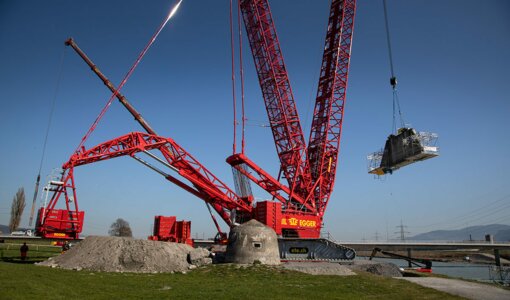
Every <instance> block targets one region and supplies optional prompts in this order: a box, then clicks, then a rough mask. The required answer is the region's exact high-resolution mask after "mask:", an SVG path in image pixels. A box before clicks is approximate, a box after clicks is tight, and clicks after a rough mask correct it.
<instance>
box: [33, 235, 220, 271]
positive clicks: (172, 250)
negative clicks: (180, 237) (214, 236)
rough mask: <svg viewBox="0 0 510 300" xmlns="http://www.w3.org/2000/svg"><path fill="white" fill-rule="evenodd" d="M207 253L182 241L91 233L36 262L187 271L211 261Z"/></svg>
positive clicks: (95, 268)
mask: <svg viewBox="0 0 510 300" xmlns="http://www.w3.org/2000/svg"><path fill="white" fill-rule="evenodd" d="M209 255H210V253H209V251H207V250H205V249H203V248H198V249H194V248H192V247H190V246H188V245H185V244H178V243H169V242H158V241H149V240H137V239H133V238H120V237H100V236H90V237H87V238H86V239H85V240H83V241H81V242H80V243H78V244H77V245H76V246H74V247H72V248H71V249H70V250H68V251H67V252H66V253H64V254H62V255H59V256H56V257H54V258H50V259H48V260H46V261H44V262H41V263H39V264H38V265H41V266H49V267H60V268H63V269H71V270H81V269H87V270H90V271H105V272H136V273H156V272H186V271H187V270H189V269H193V268H196V267H197V266H200V265H204V264H209V263H211V262H212V260H211V259H210V258H209Z"/></svg>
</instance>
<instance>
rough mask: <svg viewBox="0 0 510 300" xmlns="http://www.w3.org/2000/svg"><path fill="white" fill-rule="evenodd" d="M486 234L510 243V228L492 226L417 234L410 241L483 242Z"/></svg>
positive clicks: (506, 226) (498, 240)
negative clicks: (470, 240)
mask: <svg viewBox="0 0 510 300" xmlns="http://www.w3.org/2000/svg"><path fill="white" fill-rule="evenodd" d="M486 234H492V235H494V240H495V241H497V242H507V241H510V226H509V225H502V224H491V225H483V226H471V227H466V228H462V229H458V230H435V231H430V232H426V233H421V234H417V235H415V236H413V237H409V238H408V239H409V240H416V241H432V240H434V241H467V240H469V239H470V238H471V239H472V240H476V241H481V240H485V235H486Z"/></svg>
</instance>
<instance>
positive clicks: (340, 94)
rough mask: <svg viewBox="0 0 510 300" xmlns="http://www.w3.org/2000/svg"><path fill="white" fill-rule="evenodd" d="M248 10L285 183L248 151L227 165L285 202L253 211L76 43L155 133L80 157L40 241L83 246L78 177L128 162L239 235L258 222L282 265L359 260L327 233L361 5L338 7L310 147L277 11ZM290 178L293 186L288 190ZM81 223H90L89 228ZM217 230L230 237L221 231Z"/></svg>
mask: <svg viewBox="0 0 510 300" xmlns="http://www.w3.org/2000/svg"><path fill="white" fill-rule="evenodd" d="M239 8H240V11H241V13H242V17H243V20H244V24H245V29H246V32H247V36H248V40H249V43H250V47H251V51H252V55H253V59H254V63H255V68H256V71H257V75H258V79H259V84H260V87H261V90H262V96H263V99H264V104H265V107H266V111H267V115H268V119H269V123H270V127H271V131H272V134H273V138H274V142H275V146H276V152H277V155H278V158H279V160H280V174H279V176H278V179H277V178H275V177H273V176H272V175H270V174H269V173H268V172H266V171H264V170H263V169H262V168H261V167H259V166H258V165H257V164H256V163H255V162H253V161H252V160H250V159H249V158H248V157H247V156H246V154H245V153H244V151H243V152H241V153H236V154H234V155H232V156H230V157H228V158H227V162H228V163H229V164H230V165H231V166H232V167H233V168H235V169H236V170H237V171H239V172H240V173H241V174H242V175H244V176H246V177H247V178H249V179H250V180H251V181H253V182H254V183H255V184H257V185H258V186H260V187H261V188H262V189H263V190H265V191H267V192H268V193H269V194H270V195H271V196H272V197H273V200H277V201H278V202H274V201H269V200H268V201H259V202H254V201H253V197H252V196H250V195H248V196H246V195H245V196H240V195H238V194H237V193H236V192H235V191H233V190H231V189H230V188H229V187H228V186H227V185H226V184H224V183H223V182H222V181H221V180H220V179H218V178H217V177H216V176H214V175H213V173H212V172H210V171H209V170H208V169H206V168H205V167H204V166H203V165H202V164H201V163H200V162H199V161H198V160H197V159H195V158H194V157H193V156H191V154H189V152H187V151H186V150H184V149H183V148H182V147H181V146H180V145H179V144H178V143H177V142H175V141H174V140H172V139H170V138H164V137H161V136H158V135H157V134H156V132H155V131H154V130H153V129H152V128H151V127H150V125H149V124H148V123H147V122H146V121H145V120H144V119H143V117H142V116H141V115H140V113H138V111H137V110H136V109H135V108H134V107H133V106H132V105H131V104H130V103H129V102H128V100H127V99H126V98H125V97H124V96H123V95H122V94H121V93H120V92H119V91H117V89H116V88H115V86H114V85H113V84H112V83H111V82H110V81H109V80H108V79H107V78H106V76H104V75H103V74H102V73H101V72H100V71H99V69H98V67H97V66H95V65H94V64H93V63H92V61H91V60H90V59H89V58H88V57H87V56H86V55H85V53H84V52H83V51H82V50H81V49H80V48H79V47H78V46H77V45H76V43H75V42H74V41H73V40H72V39H69V40H68V41H66V45H68V46H71V47H72V48H73V49H74V50H75V51H76V52H77V53H78V54H79V55H80V56H81V58H82V59H83V60H84V61H85V62H86V63H87V64H88V65H89V67H90V68H91V69H92V71H93V72H94V73H95V74H96V75H97V76H98V77H99V78H100V79H101V80H102V81H103V83H104V84H105V85H106V86H107V87H108V88H109V89H110V90H111V91H112V93H114V95H115V96H116V98H117V99H118V100H119V102H121V104H122V105H123V106H124V107H125V108H126V109H127V110H128V111H129V112H130V113H131V114H132V115H133V117H134V118H135V120H136V121H137V122H138V123H140V125H141V126H142V127H143V128H144V129H145V131H146V132H145V133H142V132H132V133H129V134H126V135H124V136H121V137H118V138H115V139H112V140H110V141H107V142H104V143H101V144H99V145H97V146H95V147H92V148H89V149H85V148H84V147H81V148H80V149H78V150H77V151H76V152H75V153H74V154H73V155H72V156H71V158H70V159H69V161H68V162H66V163H65V164H64V165H63V166H62V169H63V173H62V178H61V180H60V181H58V182H57V184H55V185H54V186H53V194H52V198H51V200H50V201H49V203H48V205H47V206H45V207H43V208H41V209H40V211H39V216H38V223H37V227H36V231H37V232H38V233H39V234H40V235H43V236H47V237H57V236H56V235H55V234H59V235H60V236H62V237H77V236H78V233H79V232H81V229H82V224H83V212H80V211H79V209H78V203H77V198H76V192H75V182H74V177H73V171H74V167H76V166H80V165H84V164H89V163H93V162H97V161H102V160H106V159H111V158H115V157H118V156H125V155H127V156H130V157H132V158H134V159H135V160H137V161H139V162H141V163H142V164H144V165H145V166H147V167H149V168H151V169H152V170H154V171H156V172H158V173H159V174H161V175H163V176H164V177H165V178H166V179H167V180H169V181H170V182H172V183H174V184H176V185H177V186H179V187H181V188H183V189H185V190H186V191H188V192H190V193H192V194H193V195H195V196H197V197H198V198H200V199H202V200H203V201H205V203H206V204H207V205H208V206H209V205H210V206H211V207H212V208H213V209H214V211H216V213H217V214H218V215H219V216H220V217H221V219H222V220H223V221H225V223H226V224H227V225H228V226H230V227H232V226H235V225H236V224H238V223H240V222H244V221H246V220H248V219H253V218H255V219H257V220H259V221H261V222H263V223H265V224H266V225H267V226H269V227H272V228H273V229H274V230H275V232H276V233H277V234H278V235H279V236H280V237H281V239H280V248H281V249H280V250H281V253H282V256H288V257H292V255H297V256H299V255H301V256H302V255H306V256H307V257H308V258H332V259H352V258H354V255H355V254H354V251H353V250H352V249H349V248H346V247H343V246H340V245H337V244H335V243H332V242H331V241H327V240H323V239H320V230H321V228H322V220H323V216H324V213H325V210H326V206H327V203H328V201H329V198H330V196H331V193H332V191H333V186H334V181H335V173H336V168H337V162H338V154H339V149H340V136H341V130H342V122H343V114H344V103H345V93H346V87H347V78H348V70H349V61H350V54H351V41H352V33H353V26H354V14H355V9H356V1H355V0H333V1H332V2H331V9H330V13H329V18H328V28H327V33H326V39H325V46H324V53H323V58H322V64H321V72H320V78H319V84H318V90H317V96H316V101H315V109H314V115H313V121H312V125H311V131H310V138H309V143H308V146H307V145H306V142H305V139H304V135H303V131H302V128H301V124H300V121H299V116H298V113H297V108H296V104H295V101H294V96H293V93H292V89H291V85H290V82H289V79H288V75H287V71H286V67H285V63H284V60H283V55H282V51H281V48H280V45H279V41H278V37H277V34H276V30H275V26H274V23H273V19H272V15H271V11H270V7H269V4H268V1H267V0H239ZM155 153H156V154H155ZM142 154H143V155H145V156H144V158H142V157H141V155H142ZM147 158H148V159H150V160H152V163H151V162H149V161H147ZM154 162H156V164H158V166H156V165H155V164H154ZM162 168H163V169H162ZM164 168H166V170H164ZM169 171H173V172H175V173H177V174H178V175H179V176H180V177H182V178H184V179H185V180H186V181H187V182H185V181H183V180H181V179H179V178H177V177H175V176H173V175H171V174H170V173H169ZM282 177H283V178H285V180H286V183H283V182H281V179H282ZM188 182H189V183H188ZM62 195H63V197H64V198H65V205H66V209H65V210H62V211H64V213H63V214H64V215H66V213H65V212H66V211H67V212H68V213H67V216H66V217H60V219H58V217H56V218H52V216H53V215H55V212H56V211H57V209H56V208H55V205H56V203H57V202H58V200H59V198H60V197H61V196H62ZM73 205H74V206H73ZM80 214H81V215H80ZM77 216H81V219H78V218H77ZM213 220H214V221H215V219H214V217H213ZM59 221H60V223H59ZM52 222H53V223H52ZM55 224H59V226H56V225H55ZM215 224H216V225H217V222H216V221H215ZM217 229H218V231H219V232H221V230H220V228H219V226H218V225H217ZM324 246H326V247H324ZM323 248H326V251H325V252H324V253H322V252H320V251H321V250H319V249H323ZM305 249H306V251H305Z"/></svg>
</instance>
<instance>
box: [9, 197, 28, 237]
mask: <svg viewBox="0 0 510 300" xmlns="http://www.w3.org/2000/svg"><path fill="white" fill-rule="evenodd" d="M24 209H25V190H24V189H23V188H22V187H21V188H19V189H18V192H17V193H16V196H14V198H13V199H12V205H11V221H10V222H9V230H10V231H11V232H13V231H15V230H16V229H17V228H18V226H19V223H20V222H21V215H23V210H24Z"/></svg>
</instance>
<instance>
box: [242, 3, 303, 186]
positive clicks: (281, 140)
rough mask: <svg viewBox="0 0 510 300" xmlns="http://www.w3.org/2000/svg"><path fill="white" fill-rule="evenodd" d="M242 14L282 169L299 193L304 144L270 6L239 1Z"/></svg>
mask: <svg viewBox="0 0 510 300" xmlns="http://www.w3.org/2000/svg"><path fill="white" fill-rule="evenodd" d="M241 11H242V15H243V19H244V24H245V28H246V32H247V35H248V40H249V42H250V47H251V51H252V54H253V60H254V62H255V67H256V69H257V74H258V79H259V83H260V87H261V89H262V96H263V98H264V102H265V106H266V111H267V115H268V118H269V122H270V126H271V131H272V133H273V138H274V141H275V145H276V151H277V153H278V157H279V159H280V164H281V168H282V170H283V173H284V175H285V178H286V179H287V181H288V184H289V187H290V188H291V190H294V189H296V191H298V190H302V186H304V185H302V184H300V183H301V182H302V181H303V180H304V182H306V180H307V178H309V176H308V174H309V172H308V171H307V164H306V144H305V139H304V135H303V131H302V129H301V124H300V122H299V117H298V113H297V109H296V104H295V102H294V96H293V94H292V89H291V87H290V83H289V78H288V76H287V70H286V68H285V64H284V61H283V56H282V52H281V49H280V44H279V42H278V37H277V35H276V30H275V27H274V24H273V19H272V16H271V11H270V8H269V4H268V2H267V1H266V0H241Z"/></svg>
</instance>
